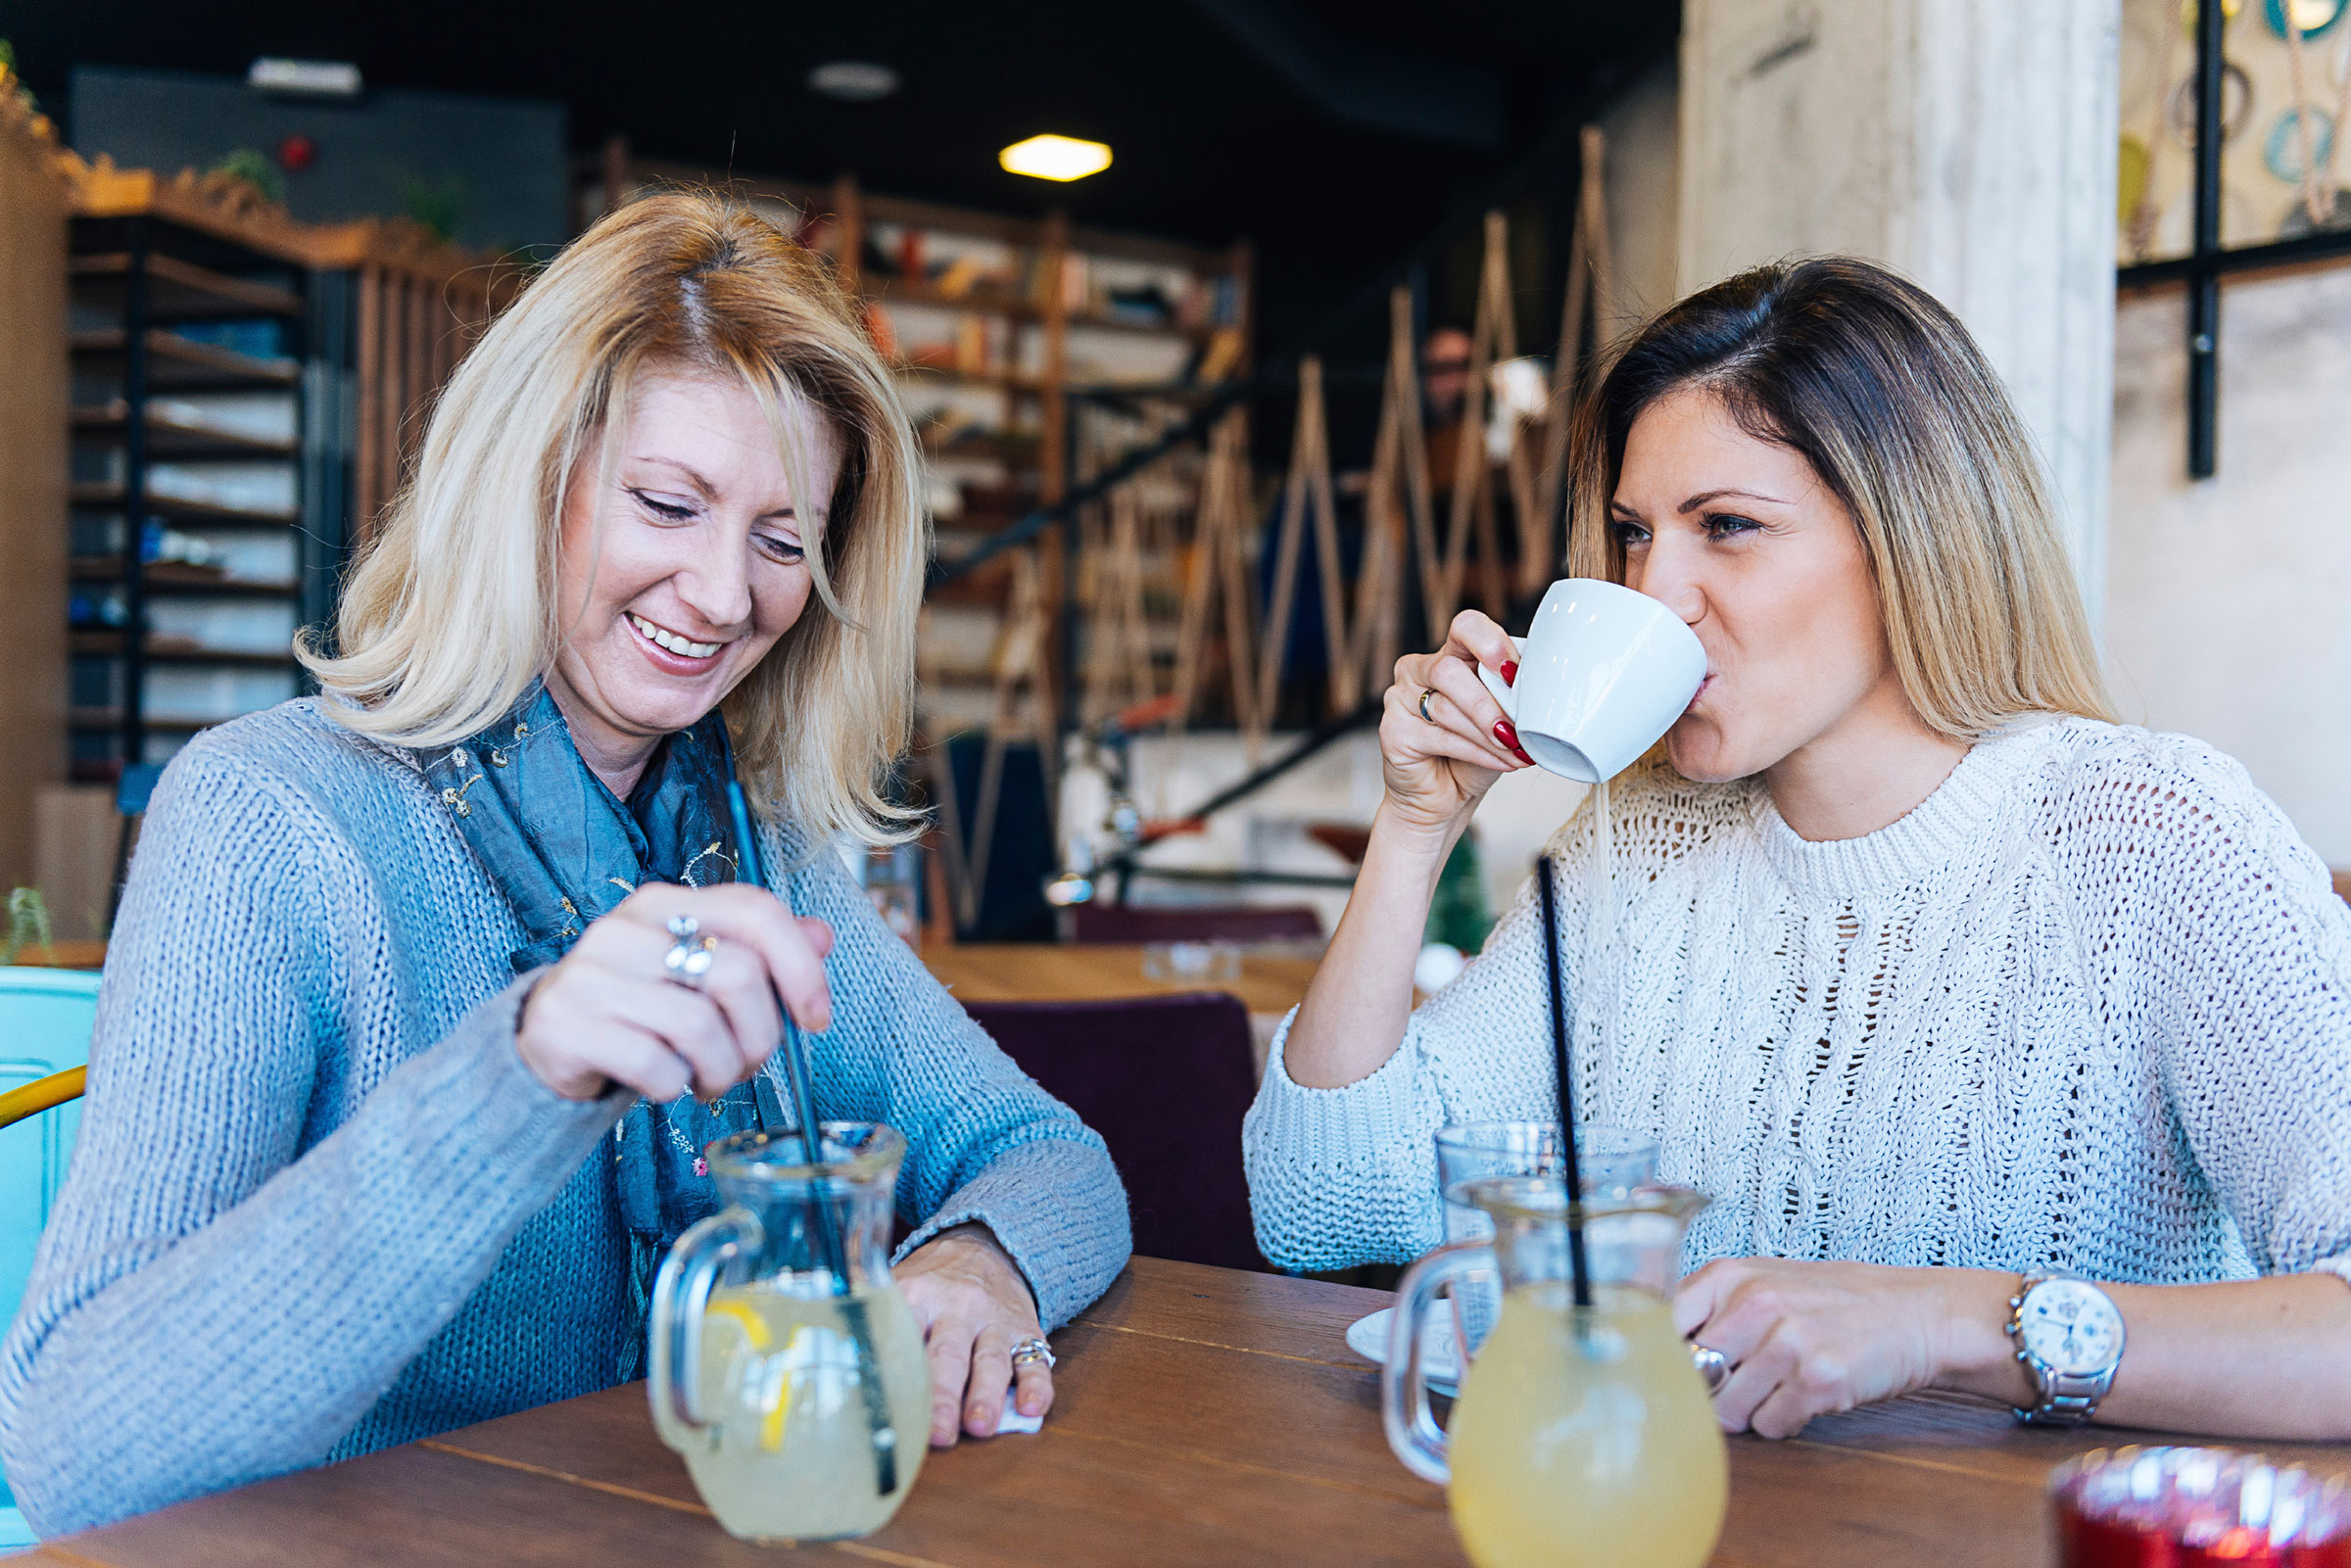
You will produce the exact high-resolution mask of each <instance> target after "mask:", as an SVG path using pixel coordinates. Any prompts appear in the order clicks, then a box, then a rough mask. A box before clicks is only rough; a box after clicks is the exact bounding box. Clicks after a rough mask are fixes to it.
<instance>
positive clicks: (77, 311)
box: [66, 212, 322, 779]
mask: <svg viewBox="0 0 2351 1568" xmlns="http://www.w3.org/2000/svg"><path fill="white" fill-rule="evenodd" d="M69 243H70V246H71V250H72V256H71V259H70V260H69V261H68V263H67V268H66V272H67V285H68V290H69V298H70V309H71V310H72V323H73V327H74V329H75V330H74V331H73V333H72V340H71V342H72V359H73V371H72V393H73V396H72V414H71V430H72V474H73V482H72V485H71V486H70V488H69V490H68V493H67V502H68V507H69V511H70V525H69V526H70V534H71V542H72V567H71V569H70V573H69V576H70V580H71V582H72V594H71V597H70V601H69V602H70V609H69V616H68V619H69V622H70V624H71V626H72V632H71V635H70V636H69V637H68V639H67V653H68V656H69V659H70V667H71V672H72V674H71V687H72V696H73V703H74V705H73V708H72V711H71V713H70V715H69V717H68V721H67V725H68V730H69V746H70V754H71V757H72V771H73V774H74V776H75V777H77V778H85V779H106V778H109V777H112V776H114V775H116V774H118V773H120V770H121V768H122V767H123V766H124V765H126V764H128V763H154V762H160V761H163V760H164V759H165V758H166V757H167V756H168V755H169V753H170V752H171V751H172V750H175V749H176V748H177V746H178V745H179V743H180V742H181V741H182V740H184V738H185V736H186V735H187V734H188V733H190V731H191V729H192V728H193V727H195V726H196V724H197V722H198V721H204V722H216V721H218V720H221V719H227V718H233V717H234V716H235V715H236V714H237V713H238V712H241V711H247V710H250V709H252V708H257V707H264V706H267V705H268V704H269V703H270V702H274V701H281V700H283V699H284V698H286V697H289V696H293V695H294V694H296V692H297V691H298V690H300V689H301V675H300V667H299V666H298V665H297V664H296V663H295V661H294V658H293V655H292V653H291V652H290V651H289V650H288V649H287V648H286V646H285V644H284V642H283V641H278V642H277V645H276V648H275V650H274V651H257V650H256V649H255V648H254V647H253V646H251V645H250V644H251V643H252V642H253V641H254V637H253V627H254V626H255V624H256V623H257V619H258V622H259V624H260V625H261V626H262V627H263V629H264V634H265V635H266V634H275V633H276V632H278V631H279V629H280V628H281V627H282V631H283V634H284V635H285V636H286V637H289V638H290V636H291V634H292V632H293V630H294V616H295V614H296V613H297V604H296V603H295V602H294V600H296V599H297V598H298V597H299V595H298V594H287V593H286V592H285V590H284V587H283V585H284V584H286V583H294V584H300V583H301V582H302V581H303V580H304V579H305V578H306V576H308V575H310V573H311V572H312V571H313V570H314V569H315V568H317V567H318V566H319V565H321V564H322V563H321V562H320V561H319V559H318V545H317V542H316V541H315V540H314V539H313V538H312V535H311V534H310V533H309V532H308V531H307V530H305V529H303V528H301V527H299V526H298V525H299V524H300V523H301V522H302V521H303V518H304V514H305V508H304V499H305V498H304V494H303V491H304V484H305V478H306V475H305V467H306V465H305V464H304V462H303V460H302V457H303V451H304V436H305V426H306V415H307V410H306V409H305V407H304V403H305V400H304V398H303V395H302V391H301V368H300V367H301V363H302V361H303V358H304V357H305V356H306V355H307V353H308V352H309V331H310V325H311V321H310V318H311V308H310V302H309V289H310V281H311V280H310V271H309V268H308V267H307V266H305V265H304V264H303V260H304V259H303V258H302V257H301V256H299V255H298V254H291V253H289V252H288V251H286V250H284V249H280V248H277V247H273V246H268V245H264V244H257V243H255V242H254V241H253V240H252V239H251V238H250V237H232V236H229V235H224V234H221V233H218V232H216V231H215V230H214V229H212V228H211V227H209V226H199V225H195V224H190V223H186V222H182V221H177V220H175V219H174V218H173V217H172V216H170V215H168V214H161V213H156V212H133V213H127V214H80V215H76V216H75V217H74V219H73V222H72V230H71V235H70V241H69ZM255 536H259V543H258V545H257V541H256V539H255ZM257 554H259V555H262V556H265V557H267V558H268V559H269V560H270V561H271V562H272V569H271V571H270V574H269V579H268V580H267V581H265V582H264V583H260V584H247V583H241V582H238V581H236V580H235V578H233V577H232V576H230V575H229V574H228V573H226V572H225V571H221V572H217V573H208V572H207V571H206V570H205V567H206V566H207V564H208V563H210V562H212V561H213V560H214V559H215V558H216V557H217V556H228V557H231V558H239V559H246V560H250V559H252V558H253V557H255V556H256V555H257ZM159 619H161V620H162V621H164V622H166V623H168V626H169V628H170V629H169V630H159V629H158V626H157V623H158V621H159ZM213 623H219V625H220V626H222V627H226V628H229V629H231V630H232V631H236V632H240V633H241V634H242V635H237V636H226V637H220V638H218V641H219V643H220V644H221V645H214V640H213V639H211V638H208V636H207V635H206V634H205V632H204V630H203V629H204V628H206V627H207V626H210V625H212V624H213Z"/></svg>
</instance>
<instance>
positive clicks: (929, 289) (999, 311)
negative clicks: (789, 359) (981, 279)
mask: <svg viewBox="0 0 2351 1568" xmlns="http://www.w3.org/2000/svg"><path fill="white" fill-rule="evenodd" d="M873 282H874V286H875V287H876V289H877V290H878V291H879V292H877V293H875V294H874V295H872V296H871V299H872V300H873V303H875V304H877V305H906V306H920V307H923V308H925V309H936V310H969V311H972V312H974V313H976V314H980V315H1001V316H1008V317H1010V318H1011V319H1013V320H1015V321H1032V322H1042V321H1043V320H1044V318H1045V309H1044V307H1043V306H1041V305H1038V304H1036V303H1035V302H1034V301H1032V300H1024V299H1022V298H1021V297H1020V296H1018V295H1015V294H1007V293H1005V292H1004V291H1003V290H1001V289H978V288H976V289H973V290H972V291H971V292H970V293H968V294H961V295H946V294H941V293H939V292H938V290H937V288H936V286H934V285H933V284H930V283H909V282H907V281H906V280H905V279H904V278H890V279H881V278H876V279H874V280H873ZM1063 319H1064V320H1065V321H1066V322H1067V324H1068V325H1069V326H1070V327H1071V328H1072V329H1073V330H1075V329H1077V328H1084V329H1085V330H1087V331H1094V332H1137V333H1142V334H1144V335H1146V336H1149V337H1155V338H1189V339H1191V340H1192V341H1194V342H1196V343H1197V342H1204V341H1206V340H1207V339H1209V338H1211V337H1214V336H1215V335H1216V332H1217V328H1216V327H1215V326H1213V325H1209V326H1185V325H1183V324H1182V323H1181V322H1177V321H1134V320H1129V319H1128V318H1127V317H1125V316H1115V315H1105V314H1103V313H1101V312H1100V311H1094V310H1080V311H1075V312H1073V313H1072V314H1070V315H1068V316H1066V317H1064V318H1063Z"/></svg>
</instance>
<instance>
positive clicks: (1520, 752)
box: [1511, 746, 1535, 768]
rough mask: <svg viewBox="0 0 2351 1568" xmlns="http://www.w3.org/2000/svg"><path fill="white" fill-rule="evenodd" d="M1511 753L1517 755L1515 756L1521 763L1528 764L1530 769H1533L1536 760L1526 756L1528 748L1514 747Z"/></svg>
mask: <svg viewBox="0 0 2351 1568" xmlns="http://www.w3.org/2000/svg"><path fill="white" fill-rule="evenodd" d="M1511 752H1512V753H1513V754H1515V755H1516V756H1517V758H1518V760H1519V761H1520V762H1523V763H1525V764H1526V765H1527V766H1528V767H1530V768H1531V767H1533V766H1534V765H1535V759H1534V758H1532V757H1530V756H1528V755H1527V754H1526V747H1524V746H1512V747H1511Z"/></svg>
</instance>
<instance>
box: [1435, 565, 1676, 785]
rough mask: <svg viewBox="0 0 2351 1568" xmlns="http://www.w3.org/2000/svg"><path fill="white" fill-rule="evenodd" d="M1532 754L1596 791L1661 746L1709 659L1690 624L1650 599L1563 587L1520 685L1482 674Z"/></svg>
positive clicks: (1584, 585)
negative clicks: (1646, 753)
mask: <svg viewBox="0 0 2351 1568" xmlns="http://www.w3.org/2000/svg"><path fill="white" fill-rule="evenodd" d="M1477 678H1478V679H1479V680H1481V681H1483V682H1485V683H1486V689H1487V690H1489V691H1491V692H1493V693H1494V700H1495V701H1497V702H1499V703H1501V704H1502V711H1503V712H1505V713H1507V714H1509V715H1510V717H1511V725H1512V726H1513V727H1514V728H1515V729H1516V730H1517V732H1518V743H1519V744H1520V745H1522V746H1524V747H1525V748H1526V754H1527V755H1528V756H1530V757H1532V758H1534V759H1535V761H1536V762H1538V763H1540V764H1542V766H1544V767H1546V768H1548V769H1550V770H1551V771H1552V772H1553V773H1556V774H1559V775H1560V776H1561V777H1563V778H1568V779H1573V780H1576V781H1577V782H1579V783H1582V784H1598V783H1600V782H1601V781H1602V780H1603V779H1609V778H1613V777H1615V776H1616V775H1617V774H1618V773H1620V772H1622V771H1623V770H1624V769H1625V768H1626V767H1628V766H1630V765H1631V764H1632V762H1633V761H1634V760H1635V759H1636V758H1638V757H1639V756H1640V755H1641V753H1643V752H1644V751H1647V750H1648V749H1649V748H1650V747H1651V746H1654V745H1655V744H1656V743H1657V737H1658V736H1661V735H1663V734H1664V733H1665V732H1666V731H1667V730H1670V729H1671V728H1673V721H1674V720H1676V719H1678V718H1680V717H1681V716H1682V714H1683V713H1684V711H1686V710H1687V709H1688V708H1689V706H1690V699H1691V698H1692V697H1694V696H1696V695H1698V689H1699V686H1700V684H1701V683H1703V681H1704V680H1705V678H1706V650H1705V649H1704V648H1703V647H1702V646H1700V644H1699V641H1698V634H1697V633H1696V632H1693V631H1691V630H1690V628H1689V627H1688V626H1687V625H1686V624H1684V622H1683V620H1682V618H1681V617H1680V616H1678V615H1676V614H1674V613H1673V611H1671V610H1669V609H1667V608H1666V607H1665V606H1664V605H1662V604H1660V603H1658V602H1657V601H1656V600H1655V599H1654V598H1651V597H1650V596H1649V595H1648V594H1636V593H1634V592H1633V591H1632V590H1631V589H1629V588H1626V587H1624V586H1622V585H1621V584H1617V583H1606V582H1602V581H1601V580H1599V579H1598V578H1592V577H1562V578H1560V579H1559V581H1558V582H1556V583H1554V584H1552V585H1551V589H1550V591H1549V592H1548V593H1546V594H1544V595H1543V602H1542V604H1541V605H1540V606H1538V607H1537V608H1536V610H1535V624H1534V625H1533V626H1531V627H1529V628H1527V632H1526V635H1525V636H1524V637H1522V638H1520V639H1519V640H1518V679H1517V682H1516V684H1514V685H1511V686H1505V685H1503V683H1502V677H1500V676H1498V675H1496V674H1495V673H1494V672H1493V671H1491V670H1489V669H1487V668H1485V666H1483V665H1480V666H1478V670H1477Z"/></svg>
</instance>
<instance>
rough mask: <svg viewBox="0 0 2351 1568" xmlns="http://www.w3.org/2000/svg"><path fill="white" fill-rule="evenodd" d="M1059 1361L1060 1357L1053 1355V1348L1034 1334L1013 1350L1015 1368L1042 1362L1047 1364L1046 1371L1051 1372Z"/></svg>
mask: <svg viewBox="0 0 2351 1568" xmlns="http://www.w3.org/2000/svg"><path fill="white" fill-rule="evenodd" d="M1059 1360H1060V1357H1059V1356H1056V1355H1055V1354H1053V1347H1052V1346H1050V1345H1047V1344H1046V1343H1045V1342H1044V1341H1043V1340H1042V1339H1039V1338H1038V1337H1037V1336H1036V1335H1034V1334H1032V1335H1030V1336H1029V1337H1028V1338H1027V1339H1025V1340H1023V1341H1021V1342H1020V1343H1019V1344H1017V1345H1015V1346H1014V1347H1013V1348H1012V1364H1013V1365H1015V1366H1028V1365H1031V1364H1032V1363H1034V1362H1037V1361H1042V1362H1044V1363H1045V1369H1046V1370H1047V1371H1050V1370H1052V1368H1053V1367H1054V1365H1055V1364H1056V1363H1058V1361H1059Z"/></svg>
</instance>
